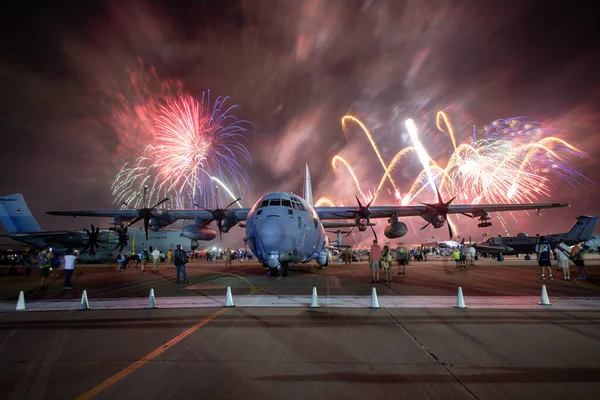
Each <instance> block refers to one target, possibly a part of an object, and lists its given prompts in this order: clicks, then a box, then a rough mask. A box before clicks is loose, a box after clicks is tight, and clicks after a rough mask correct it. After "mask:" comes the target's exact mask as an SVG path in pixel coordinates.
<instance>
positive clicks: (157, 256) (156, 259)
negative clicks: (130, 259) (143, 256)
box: [152, 248, 160, 272]
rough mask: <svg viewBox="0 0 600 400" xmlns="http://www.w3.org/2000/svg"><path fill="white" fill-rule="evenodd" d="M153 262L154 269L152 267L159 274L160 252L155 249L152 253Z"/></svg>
mask: <svg viewBox="0 0 600 400" xmlns="http://www.w3.org/2000/svg"><path fill="white" fill-rule="evenodd" d="M152 261H153V263H154V264H153V267H152V271H153V272H158V262H159V261H160V251H159V250H158V249H157V248H155V249H154V251H153V252H152Z"/></svg>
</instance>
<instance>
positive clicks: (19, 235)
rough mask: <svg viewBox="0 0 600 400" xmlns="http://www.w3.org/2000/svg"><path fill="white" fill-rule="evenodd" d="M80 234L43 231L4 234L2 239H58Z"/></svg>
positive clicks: (1, 235)
mask: <svg viewBox="0 0 600 400" xmlns="http://www.w3.org/2000/svg"><path fill="white" fill-rule="evenodd" d="M74 233H78V232H73V231H42V232H15V233H3V234H0V237H9V238H23V237H40V238H44V237H56V236H62V235H68V234H74Z"/></svg>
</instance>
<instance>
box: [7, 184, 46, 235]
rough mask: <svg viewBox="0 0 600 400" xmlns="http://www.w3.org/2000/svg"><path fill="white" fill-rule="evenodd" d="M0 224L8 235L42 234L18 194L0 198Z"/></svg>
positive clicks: (20, 195) (23, 200)
mask: <svg viewBox="0 0 600 400" xmlns="http://www.w3.org/2000/svg"><path fill="white" fill-rule="evenodd" d="M0 222H2V225H4V229H6V232H8V233H24V232H42V228H40V226H39V225H38V223H37V221H36V220H35V218H34V217H33V215H32V214H31V211H29V207H27V203H25V199H24V198H23V195H22V194H20V193H17V194H10V195H8V196H1V197H0Z"/></svg>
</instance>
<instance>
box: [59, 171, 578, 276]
mask: <svg viewBox="0 0 600 400" xmlns="http://www.w3.org/2000/svg"><path fill="white" fill-rule="evenodd" d="M437 198H438V202H437V203H430V204H425V203H423V204H422V205H412V206H373V207H371V203H372V201H371V202H369V203H368V204H366V205H363V204H362V203H361V202H360V200H359V199H358V197H357V202H358V206H357V207H314V206H313V195H312V187H311V184H310V172H309V170H308V165H306V167H305V175H304V198H302V197H300V196H297V195H295V194H293V193H284V192H272V193H268V194H266V195H264V196H263V197H261V198H260V199H259V200H258V201H257V202H256V203H255V204H254V206H252V208H239V209H230V208H229V207H231V206H232V205H233V204H234V203H235V202H236V201H233V202H232V203H231V204H229V205H228V206H227V207H225V208H222V209H221V208H219V207H217V208H216V209H213V210H209V209H161V208H158V205H155V206H154V207H150V208H143V209H139V210H106V211H102V210H87V211H49V212H48V214H51V215H64V216H73V217H77V216H91V217H113V218H116V219H118V220H120V221H124V220H130V221H131V220H133V221H135V220H143V221H144V227H145V229H146V231H147V229H148V228H151V229H154V228H153V227H157V226H161V225H162V224H166V223H172V222H173V221H176V220H179V219H187V220H190V219H191V220H194V223H192V224H190V225H187V226H185V227H184V228H183V230H182V233H181V234H182V235H183V236H185V237H187V238H190V239H193V240H212V239H213V238H215V236H216V231H215V230H213V229H211V228H209V227H208V225H209V224H210V223H212V222H213V221H216V223H217V229H218V232H219V235H221V234H222V232H228V231H229V230H230V229H231V228H232V227H234V226H235V225H237V224H238V223H240V222H243V221H245V224H246V226H245V228H246V238H245V239H246V241H247V243H248V245H249V247H250V249H251V250H252V252H253V253H254V254H255V255H256V257H257V258H258V259H259V260H260V261H261V262H262V263H263V264H265V265H266V266H268V267H269V269H270V273H271V275H272V276H276V275H278V274H279V273H281V275H283V276H286V275H287V273H288V266H289V265H290V264H297V263H304V262H309V261H311V260H316V261H317V263H318V264H319V265H320V266H322V267H323V266H326V265H327V263H328V257H327V255H328V252H327V246H328V241H329V239H328V238H327V235H326V234H325V229H324V226H323V223H324V222H329V221H327V220H354V222H353V224H352V225H353V227H352V229H354V228H358V231H360V232H364V231H365V230H367V227H368V226H369V224H370V222H371V218H388V222H389V225H388V226H387V227H386V228H385V230H384V234H385V236H386V237H387V238H389V239H396V238H399V237H402V236H404V235H406V233H407V232H408V227H407V226H406V224H405V223H404V222H401V221H400V220H399V218H401V217H410V216H420V217H422V218H423V219H424V220H425V221H427V225H425V226H424V227H423V228H425V227H427V226H428V225H430V224H431V225H433V227H434V228H441V227H443V226H444V224H445V223H446V221H447V217H448V215H449V214H463V215H467V216H469V217H470V218H479V221H480V223H479V225H480V226H484V225H483V224H485V226H489V225H490V224H491V223H490V222H489V220H490V219H491V218H490V216H489V213H490V212H494V211H519V210H538V211H539V210H540V209H546V208H554V207H566V206H568V205H569V204H568V203H540V204H475V205H450V203H452V201H453V200H454V199H452V200H450V201H448V202H444V201H443V200H442V198H441V195H440V193H439V191H438V192H437ZM164 201H166V200H163V202H164ZM159 204H160V203H159ZM448 230H449V234H450V237H451V238H452V236H453V234H452V228H451V227H450V226H448Z"/></svg>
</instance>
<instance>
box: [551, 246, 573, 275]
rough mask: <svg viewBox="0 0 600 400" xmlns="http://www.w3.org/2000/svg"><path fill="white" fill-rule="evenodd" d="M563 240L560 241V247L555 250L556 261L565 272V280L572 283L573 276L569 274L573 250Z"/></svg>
mask: <svg viewBox="0 0 600 400" xmlns="http://www.w3.org/2000/svg"><path fill="white" fill-rule="evenodd" d="M564 242H565V241H564V240H563V239H559V240H558V245H557V246H556V248H555V249H554V252H555V253H556V261H557V262H558V267H559V268H561V269H562V271H563V280H565V281H570V280H571V275H570V272H569V254H571V249H570V248H569V246H567V245H566V244H565V243H564Z"/></svg>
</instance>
